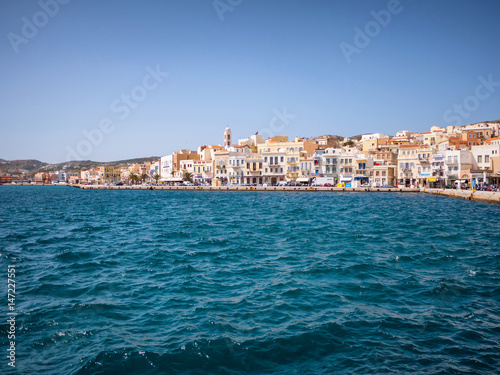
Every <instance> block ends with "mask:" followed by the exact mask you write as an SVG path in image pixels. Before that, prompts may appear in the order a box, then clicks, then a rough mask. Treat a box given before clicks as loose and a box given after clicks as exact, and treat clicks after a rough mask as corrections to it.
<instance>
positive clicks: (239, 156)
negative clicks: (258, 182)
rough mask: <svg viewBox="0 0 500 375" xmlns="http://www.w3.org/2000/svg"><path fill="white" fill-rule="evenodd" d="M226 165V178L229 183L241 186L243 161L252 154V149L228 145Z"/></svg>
mask: <svg viewBox="0 0 500 375" xmlns="http://www.w3.org/2000/svg"><path fill="white" fill-rule="evenodd" d="M227 151H228V152H229V157H228V164H227V167H226V168H227V178H228V182H229V183H233V184H243V183H244V180H243V179H244V169H245V160H246V158H247V157H248V156H249V155H251V154H252V147H250V146H249V145H230V146H228V147H227Z"/></svg>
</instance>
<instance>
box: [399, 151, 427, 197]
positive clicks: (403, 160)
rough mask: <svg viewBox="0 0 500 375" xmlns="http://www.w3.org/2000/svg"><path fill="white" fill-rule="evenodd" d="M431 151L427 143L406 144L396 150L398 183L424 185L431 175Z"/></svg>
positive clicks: (414, 185)
mask: <svg viewBox="0 0 500 375" xmlns="http://www.w3.org/2000/svg"><path fill="white" fill-rule="evenodd" d="M431 161H432V151H431V148H430V147H429V146H428V145H424V144H407V145H401V146H399V150H398V171H397V174H398V185H402V186H406V187H416V186H424V185H425V183H426V182H427V178H430V177H431V174H432V168H431Z"/></svg>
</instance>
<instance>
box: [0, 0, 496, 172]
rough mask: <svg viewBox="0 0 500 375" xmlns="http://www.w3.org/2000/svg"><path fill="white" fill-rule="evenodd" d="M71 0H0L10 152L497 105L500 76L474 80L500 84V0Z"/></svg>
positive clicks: (63, 156)
mask: <svg viewBox="0 0 500 375" xmlns="http://www.w3.org/2000/svg"><path fill="white" fill-rule="evenodd" d="M60 1H61V2H67V4H64V5H61V4H60V5H58V8H59V9H57V8H56V7H55V6H54V4H55V0H42V1H41V2H38V1H19V0H2V1H1V2H0V31H1V32H0V57H1V59H0V82H1V85H0V103H1V111H0V158H3V159H7V160H12V159H31V158H33V159H39V160H42V161H46V162H61V161H66V160H67V159H68V158H71V157H70V156H71V155H70V154H71V151H69V150H73V151H74V152H73V156H74V155H75V154H77V156H82V159H91V160H98V161H111V160H118V159H126V158H132V157H141V156H150V155H160V156H161V155H167V154H169V153H171V152H173V151H175V150H177V149H179V148H192V149H195V148H196V147H197V146H198V145H202V144H220V143H222V134H223V131H224V128H225V127H226V126H227V125H229V126H230V127H231V129H232V132H233V137H234V138H236V139H237V138H243V137H246V136H248V135H251V134H254V133H255V132H256V131H260V132H261V133H263V134H265V135H269V134H284V135H288V136H290V137H295V136H306V137H310V136H318V135H323V134H337V135H343V136H351V135H356V134H361V133H372V132H382V133H386V134H392V135H393V134H395V133H396V132H397V131H398V130H403V129H407V130H414V131H427V130H428V129H429V127H430V126H433V125H439V126H443V125H456V124H458V123H461V124H467V123H473V122H478V121H484V120H497V119H500V83H498V84H496V85H492V84H490V85H489V87H488V88H486V87H482V88H480V89H479V91H477V88H478V86H480V85H483V86H484V84H483V83H481V82H482V81H481V80H480V79H479V77H483V78H484V79H485V80H486V81H488V77H489V76H490V75H491V77H490V78H491V80H492V81H493V82H500V48H499V46H500V27H499V26H498V18H499V16H500V1H498V0H483V1H472V0H470V1H459V0H444V1H434V0H418V1H416V0H414V1H410V0H401V1H400V4H399V5H398V6H397V5H396V4H397V2H396V3H395V2H394V0H391V1H386V0H383V1H375V0H370V1H368V0H365V1H351V0H345V1H340V0H338V1H328V0H243V1H240V0H219V1H218V2H217V1H216V2H214V1H213V0H169V1H162V0H151V1H138V0H137V1H127V0H121V1H118V0H115V1H102V0H87V1H83V0H70V1H67V0H65V1H63V0H60ZM45 3H46V4H48V5H47V6H42V5H41V4H45ZM57 4H59V3H57ZM214 4H215V5H216V6H217V9H216V6H214ZM231 4H232V5H231ZM44 8H45V9H46V10H43V9H44ZM47 9H48V10H47ZM388 9H389V10H388ZM381 11H382V13H380V12H381ZM48 13H52V15H48ZM374 13H375V14H380V17H381V18H379V20H378V21H377V20H376V17H375V16H374V15H373V14H374ZM387 14H390V20H389V19H388V17H387ZM26 21H27V22H26ZM37 24H38V25H39V27H38V26H36V25H37ZM381 24H383V25H381ZM34 28H35V29H34ZM358 30H361V31H363V33H369V34H371V36H370V35H368V36H366V37H365V38H364V40H363V37H359V32H358ZM357 35H358V37H357V38H356V36H357ZM366 44H367V45H366ZM347 45H349V46H350V47H346V46H347ZM342 46H343V47H342ZM346 48H347V51H351V52H352V51H354V50H355V51H356V52H353V53H345V50H346ZM148 67H149V69H152V70H156V69H159V70H160V71H161V72H168V77H164V76H159V77H157V79H158V82H157V81H154V79H153V77H148V74H150V73H148ZM162 74H163V73H162ZM144 80H145V81H144ZM143 81H144V82H145V83H143ZM160 81H161V82H160ZM145 86H147V87H148V88H149V90H146V89H145V88H144V87H145ZM131 94H134V95H133V96H132V97H131V99H129V101H128V102H127V101H126V99H123V98H124V97H125V98H126V96H130V95H131ZM134 98H136V99H137V101H135V100H134ZM464 101H465V102H466V103H464ZM455 104H458V105H464V104H465V105H466V107H465V108H466V110H464V109H462V111H461V112H458V111H457V110H455V109H454V107H453V106H454V105H455ZM285 107H286V112H287V114H288V117H286V118H285V120H286V121H285V122H283V121H282V120H280V119H279V117H278V116H276V112H278V113H279V112H283V110H284V108H285ZM292 115H294V116H292ZM292 117H293V118H292ZM103 120H104V122H106V123H107V127H106V128H104V130H106V131H107V133H105V134H104V133H102V130H99V132H101V134H102V136H100V135H98V134H97V133H96V132H97V129H99V125H100V123H101V122H102V121H103ZM85 131H86V132H90V134H93V136H94V138H93V139H92V140H93V142H94V144H91V143H90V140H88V139H87V138H89V137H87V136H85V135H84V132H85ZM90 138H92V137H90ZM89 145H90V146H91V147H88V146H89ZM78 150H79V151H80V152H79V151H78ZM73 158H75V157H73Z"/></svg>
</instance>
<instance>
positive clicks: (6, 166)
mask: <svg viewBox="0 0 500 375" xmlns="http://www.w3.org/2000/svg"><path fill="white" fill-rule="evenodd" d="M46 165H48V164H47V163H44V162H41V161H39V160H32V159H30V160H3V159H2V160H1V161H0V170H2V171H3V172H8V171H9V170H17V169H25V170H27V171H33V170H35V169H39V168H42V167H44V166H46Z"/></svg>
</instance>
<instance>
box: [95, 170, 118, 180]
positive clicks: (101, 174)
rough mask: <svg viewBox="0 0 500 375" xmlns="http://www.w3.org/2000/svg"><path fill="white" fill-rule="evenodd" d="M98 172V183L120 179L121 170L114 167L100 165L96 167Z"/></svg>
mask: <svg viewBox="0 0 500 375" xmlns="http://www.w3.org/2000/svg"><path fill="white" fill-rule="evenodd" d="M96 171H97V174H98V181H99V182H100V183H110V182H116V181H119V180H120V177H121V170H120V169H116V168H115V167H109V166H101V167H99V168H97V169H96Z"/></svg>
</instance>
